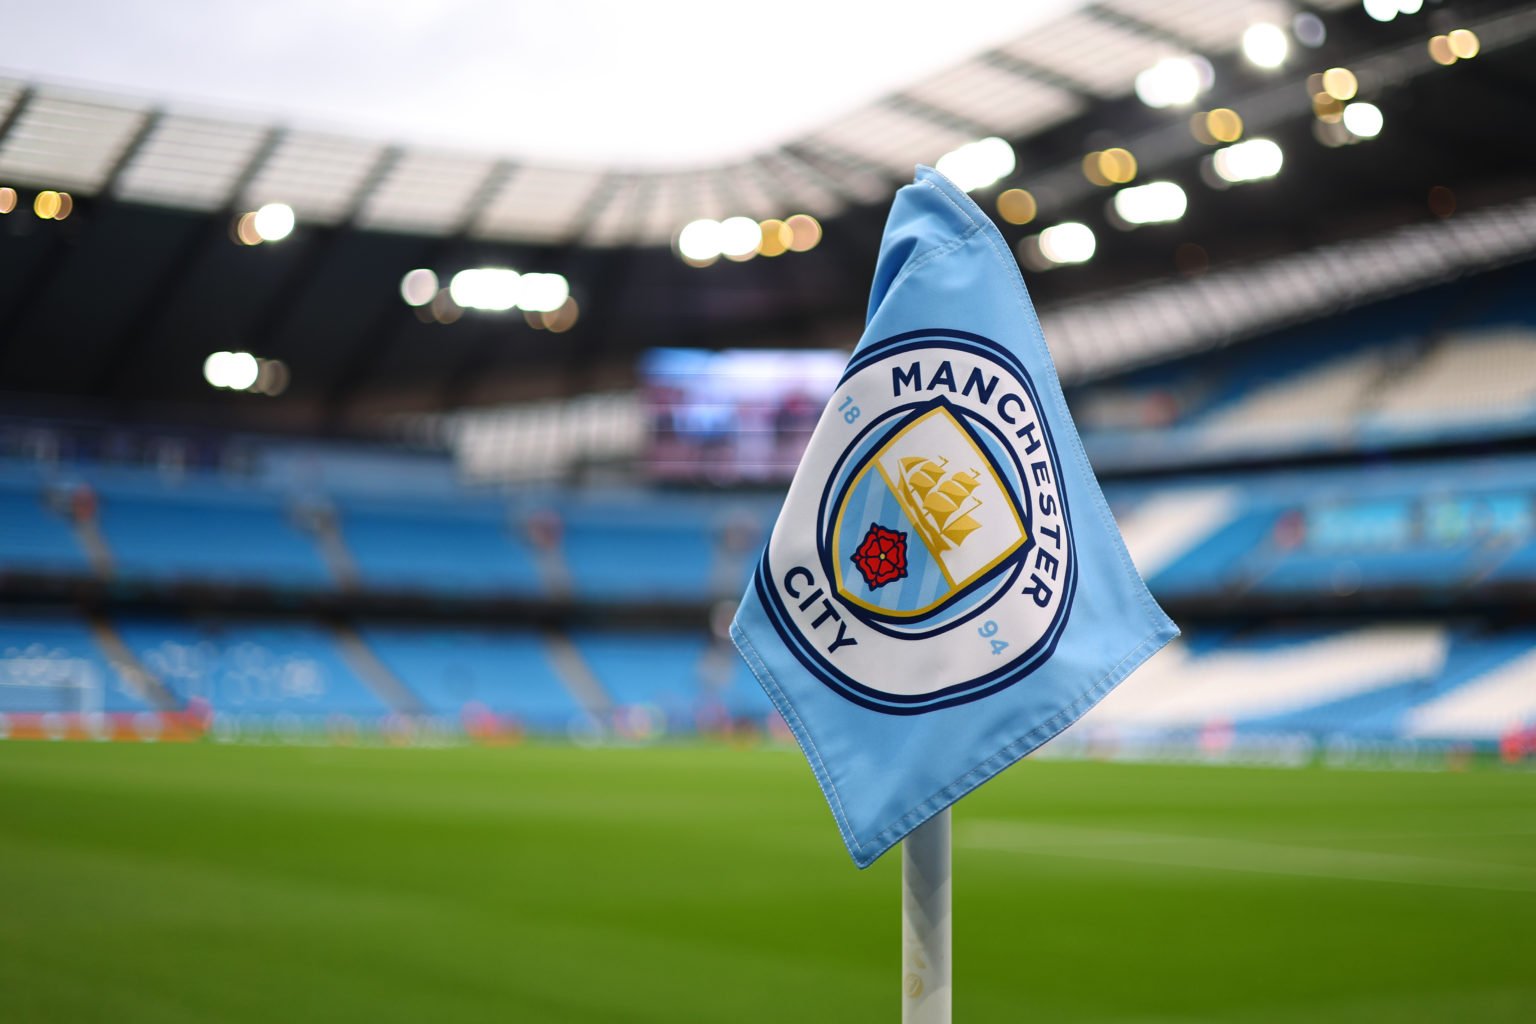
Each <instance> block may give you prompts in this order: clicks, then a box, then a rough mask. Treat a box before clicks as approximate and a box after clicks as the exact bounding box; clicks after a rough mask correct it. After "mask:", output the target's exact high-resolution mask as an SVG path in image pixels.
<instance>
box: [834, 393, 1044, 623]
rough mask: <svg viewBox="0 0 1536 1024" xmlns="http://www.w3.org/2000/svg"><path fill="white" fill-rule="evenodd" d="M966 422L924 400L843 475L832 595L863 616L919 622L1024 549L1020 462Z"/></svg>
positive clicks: (1025, 513)
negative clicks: (1019, 477) (834, 585)
mask: <svg viewBox="0 0 1536 1024" xmlns="http://www.w3.org/2000/svg"><path fill="white" fill-rule="evenodd" d="M967 419H969V417H966V416H964V414H963V413H957V412H956V410H954V409H953V408H952V407H951V406H950V405H949V404H948V403H946V402H944V401H943V400H942V399H940V400H935V401H933V402H931V403H927V404H925V405H924V406H923V407H921V408H919V409H917V410H914V411H913V412H912V413H911V415H909V416H907V417H905V418H903V419H900V420H899V421H898V422H896V423H895V424H893V426H892V428H891V429H890V430H889V431H888V432H887V433H884V434H883V435H881V436H877V437H875V438H873V439H872V440H871V441H870V442H869V443H868V444H866V445H864V446H862V447H863V448H864V454H863V455H862V457H861V458H860V460H859V463H858V464H857V465H855V466H854V467H853V468H852V470H851V472H850V473H849V474H848V476H847V478H846V479H847V482H846V484H845V485H844V489H843V493H842V495H841V498H840V499H839V500H838V503H837V506H836V512H835V514H834V515H833V517H832V521H833V528H832V536H831V538H830V544H829V546H828V551H827V554H828V555H829V556H830V557H829V558H828V561H830V562H831V563H832V570H833V571H832V577H833V579H834V580H835V581H836V585H837V592H838V595H839V596H840V597H841V598H842V599H843V600H845V601H847V602H848V603H850V604H851V605H853V606H854V607H855V608H857V609H860V610H862V611H863V612H865V613H867V614H868V615H869V617H870V618H873V619H876V620H883V621H888V622H892V623H906V624H916V623H918V622H921V621H924V620H926V619H928V618H929V617H931V616H934V615H936V614H937V613H939V612H940V611H941V610H943V609H945V608H946V607H949V606H951V605H953V604H955V603H956V602H957V601H960V600H961V599H962V598H965V597H967V596H968V595H972V594H974V593H975V592H976V591H977V590H978V589H982V588H983V585H984V584H986V583H987V582H989V581H991V580H993V579H995V578H996V577H998V575H999V574H1000V573H1001V572H1002V570H1004V569H1005V568H1007V567H1008V566H1009V565H1010V564H1012V563H1013V562H1015V561H1017V560H1018V556H1019V555H1020V554H1021V552H1022V551H1023V550H1025V549H1026V548H1027V546H1028V545H1029V528H1028V518H1029V510H1028V507H1027V499H1026V498H1021V497H1020V496H1021V495H1022V494H1024V493H1025V492H1024V488H1022V487H1021V486H1020V481H1019V480H1018V469H1017V466H1016V465H1015V464H1014V463H1013V462H1012V460H1011V458H1009V456H1008V454H1007V451H1006V448H1005V446H1004V445H1003V443H1002V442H1001V440H1000V439H996V438H989V437H988V436H987V432H986V431H985V430H982V431H978V430H977V429H976V428H975V427H974V426H972V425H970V424H969V423H967V422H966V420H967ZM983 596H984V595H983ZM967 603H968V604H969V603H970V602H967Z"/></svg>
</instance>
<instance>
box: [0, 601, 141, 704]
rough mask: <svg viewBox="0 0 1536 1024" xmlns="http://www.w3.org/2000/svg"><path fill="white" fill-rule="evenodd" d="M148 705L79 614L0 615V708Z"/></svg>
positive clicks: (16, 613)
mask: <svg viewBox="0 0 1536 1024" xmlns="http://www.w3.org/2000/svg"><path fill="white" fill-rule="evenodd" d="M150 707H151V706H150V704H149V703H148V702H147V701H146V700H145V699H144V697H143V696H142V695H141V694H140V693H138V692H137V691H136V690H135V689H134V688H133V686H132V685H131V684H130V683H128V682H127V681H126V680H125V679H123V677H122V676H120V675H119V674H118V673H117V672H116V671H115V670H114V669H113V668H112V666H111V665H110V664H109V663H108V662H107V659H106V658H105V656H103V654H102V652H101V649H100V647H98V646H97V644H96V639H95V637H93V636H92V635H91V631H90V628H89V627H88V626H87V625H86V623H85V621H84V620H83V619H80V618H77V617H74V616H70V615H66V614H27V613H21V612H15V613H10V614H7V615H5V616H4V617H0V713H11V714H14V713H26V712H48V711H64V712H70V711H84V712H90V711H105V712H131V711H148V710H150Z"/></svg>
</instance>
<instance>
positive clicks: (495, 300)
mask: <svg viewBox="0 0 1536 1024" xmlns="http://www.w3.org/2000/svg"><path fill="white" fill-rule="evenodd" d="M520 276H521V275H520V274H518V272H517V271H515V270H507V269H505V268H504V267H475V268H472V269H470V270H461V271H459V272H458V273H457V274H454V275H453V280H451V281H450V282H448V295H449V297H450V298H452V299H453V301H454V302H456V303H458V304H459V305H460V306H463V307H464V308H465V309H482V310H487V311H489V312H493V313H502V312H505V311H506V310H509V309H511V308H512V307H513V306H515V305H517V283H518V282H517V279H518V278H519V277H520Z"/></svg>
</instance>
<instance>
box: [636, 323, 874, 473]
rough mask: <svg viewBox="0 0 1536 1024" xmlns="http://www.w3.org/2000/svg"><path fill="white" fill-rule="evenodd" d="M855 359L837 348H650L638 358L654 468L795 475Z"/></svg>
mask: <svg viewBox="0 0 1536 1024" xmlns="http://www.w3.org/2000/svg"><path fill="white" fill-rule="evenodd" d="M847 363H848V353H847V352H846V351H837V350H811V351H806V350H781V349H728V350H726V351H723V352H713V351H708V350H705V349H687V348H660V349H652V350H651V351H650V352H648V353H646V355H645V356H644V357H643V358H642V360H641V363H640V377H641V389H642V393H643V395H644V397H645V402H646V409H647V415H648V418H649V422H650V441H649V445H648V449H647V460H646V464H647V468H648V471H649V473H650V475H651V477H652V478H653V479H656V480H666V481H675V482H684V483H713V484H733V483H773V482H782V481H787V480H789V479H790V478H791V477H792V476H793V475H794V472H795V467H796V466H797V465H799V462H800V455H801V453H803V452H804V451H805V445H806V442H807V441H809V440H810V437H811V431H812V430H813V429H815V427H816V421H817V419H818V418H820V416H821V410H822V409H823V407H825V406H826V404H827V399H828V398H830V397H831V395H832V389H833V388H834V387H836V386H837V381H838V378H839V377H840V376H842V372H843V368H844V367H845V366H846V365H847Z"/></svg>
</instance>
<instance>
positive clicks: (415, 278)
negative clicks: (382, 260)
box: [400, 267, 438, 306]
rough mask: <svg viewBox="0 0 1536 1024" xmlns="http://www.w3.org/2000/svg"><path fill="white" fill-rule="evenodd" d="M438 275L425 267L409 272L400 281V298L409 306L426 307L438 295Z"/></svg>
mask: <svg viewBox="0 0 1536 1024" xmlns="http://www.w3.org/2000/svg"><path fill="white" fill-rule="evenodd" d="M437 289H438V283H437V275H436V274H434V273H433V272H432V271H430V270H427V269H426V268H425V267H418V268H416V269H415V270H411V271H407V272H406V275H405V276H404V277H402V278H401V279H400V297H401V298H402V299H404V300H405V304H406V305H407V306H425V305H427V304H428V303H429V302H431V301H432V297H433V296H434V295H436V294H437Z"/></svg>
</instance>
